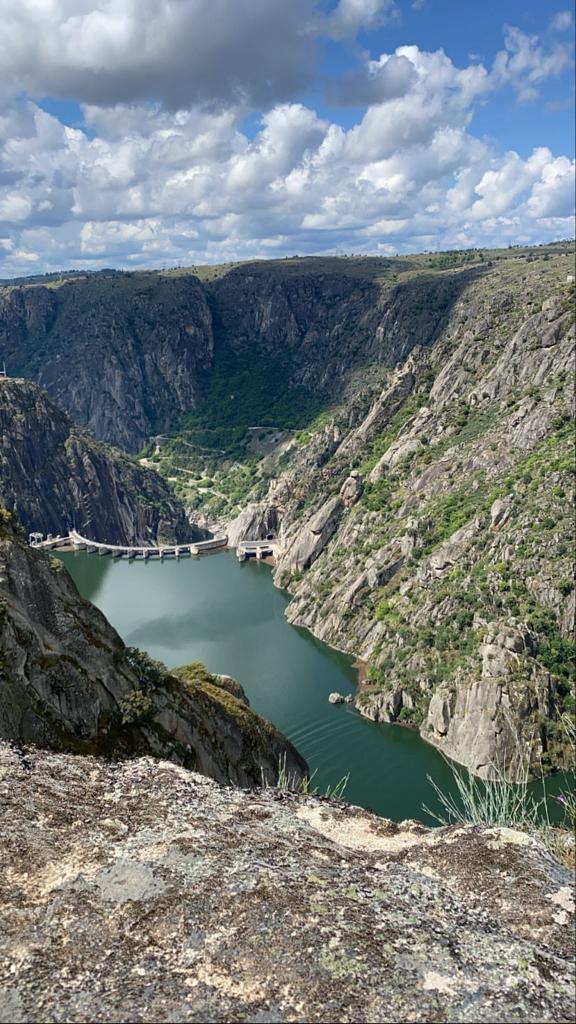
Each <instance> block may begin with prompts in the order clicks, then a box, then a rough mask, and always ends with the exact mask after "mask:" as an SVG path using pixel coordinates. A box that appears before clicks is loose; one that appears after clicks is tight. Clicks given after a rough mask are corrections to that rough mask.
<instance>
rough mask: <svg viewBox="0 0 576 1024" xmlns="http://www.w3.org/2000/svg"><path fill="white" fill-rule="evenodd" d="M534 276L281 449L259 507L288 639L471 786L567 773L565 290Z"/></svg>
mask: <svg viewBox="0 0 576 1024" xmlns="http://www.w3.org/2000/svg"><path fill="white" fill-rule="evenodd" d="M548 263H549V261H546V262H544V261H543V262H541V263H539V264H537V263H534V264H533V265H532V266H531V267H530V269H528V268H527V267H525V266H524V265H521V264H520V262H519V261H518V263H517V264H516V263H515V262H511V263H510V264H509V265H508V266H507V267H504V266H499V267H493V268H486V269H485V270H484V271H482V274H481V275H479V276H478V278H477V279H476V280H475V281H473V282H469V283H468V284H467V285H466V287H465V288H464V290H463V294H462V295H461V297H460V298H459V299H458V300H457V301H455V302H454V303H453V304H452V305H451V307H450V309H449V311H448V312H447V316H446V320H445V321H444V323H443V324H442V325H441V329H440V330H439V332H438V334H437V336H436V339H435V344H434V345H433V346H430V345H429V344H428V345H426V346H424V347H419V346H418V345H415V346H413V347H412V348H411V350H410V354H409V355H408V357H407V359H406V361H405V362H404V363H401V364H400V365H399V366H398V367H397V368H396V369H394V370H390V371H389V372H387V373H382V374H381V375H380V376H378V375H377V374H375V372H374V370H373V369H372V368H371V369H370V370H368V371H367V372H366V374H365V375H364V376H362V377H361V385H357V386H356V387H354V388H352V389H351V391H350V394H349V395H347V397H346V400H345V401H344V402H343V403H342V405H341V406H340V407H339V408H336V409H334V412H333V416H332V418H331V419H330V420H329V421H328V422H327V421H326V420H324V421H323V423H322V426H321V427H320V428H319V429H318V430H317V431H316V432H312V433H311V434H310V435H309V436H308V438H307V439H306V443H305V444H304V445H300V446H299V445H298V444H293V445H292V446H291V447H286V448H285V450H284V452H283V455H282V460H281V462H279V465H280V466H281V467H282V472H281V473H280V474H279V475H278V477H277V479H275V480H273V481H272V483H271V484H270V489H269V493H268V495H267V496H266V497H265V498H264V500H263V506H265V505H266V504H267V502H269V501H271V500H272V496H274V499H275V500H277V499H279V498H280V500H279V501H278V510H279V519H280V530H279V543H278V546H277V565H276V569H275V573H274V580H275V582H276V583H277V584H278V585H280V586H283V587H286V588H288V589H289V590H290V592H291V595H292V600H291V602H290V604H289V605H288V607H287V609H286V615H287V617H288V619H289V621H290V622H291V623H293V624H295V625H297V626H304V627H307V628H308V629H310V630H311V631H312V632H313V633H314V635H315V636H317V637H319V638H320V639H321V640H323V641H325V642H326V643H328V644H332V645H334V646H335V647H338V648H339V649H341V650H346V651H347V652H349V653H350V654H352V655H354V656H356V657H359V658H361V659H362V660H364V661H366V662H369V664H370V667H371V671H370V673H369V679H368V681H367V683H366V685H364V686H363V687H362V688H361V692H360V693H359V695H358V699H357V701H356V706H357V707H358V709H359V710H360V711H361V713H362V714H364V715H366V716H367V717H369V718H373V719H375V720H383V721H392V722H395V721H398V720H400V721H402V722H403V723H405V724H410V725H412V726H414V727H416V728H418V729H419V730H420V732H421V735H422V736H423V738H424V739H426V740H429V741H430V742H432V743H434V744H435V745H437V746H439V747H440V748H441V749H442V751H443V752H444V753H445V754H446V755H447V756H448V757H451V758H453V759H454V760H456V761H458V762H460V763H462V764H465V765H466V766H467V767H468V768H470V769H472V770H473V771H475V772H478V774H480V775H484V776H491V775H495V774H496V775H497V774H504V775H508V776H509V777H511V778H517V777H518V776H521V775H522V774H523V771H525V769H526V767H527V765H528V764H529V766H530V768H531V770H532V771H533V772H534V773H536V774H538V773H540V772H541V770H542V766H543V767H544V770H547V769H549V768H554V767H557V766H562V765H566V764H567V763H568V764H569V763H570V758H571V753H570V744H569V743H568V742H567V740H566V733H565V731H564V727H563V724H562V721H563V718H562V716H563V715H566V714H567V713H569V712H570V709H571V707H573V703H572V701H573V699H574V682H573V675H571V666H572V665H573V657H571V642H572V639H573V630H574V609H575V601H576V595H575V591H574V586H573V571H572V565H571V544H570V540H569V538H571V537H572V534H573V478H572V475H571V469H572V466H573V418H574V389H573V373H572V369H573V364H574V327H573V324H572V315H571V309H572V306H573V289H572V288H571V287H567V285H566V282H565V276H564V272H563V267H564V266H567V265H568V264H567V263H566V264H562V265H561V266H558V267H556V268H555V267H553V266H549V265H548ZM354 474H357V475H356V476H355V475H354ZM358 480H361V481H362V488H361V489H360V488H359V487H358V483H357V482H358ZM339 501H340V502H341V503H342V505H343V506H344V507H343V508H342V510H341V511H340V512H338V514H337V516H336V515H334V516H332V518H330V517H328V516H327V515H326V512H327V511H330V512H332V510H334V509H337V508H338V502H339ZM317 518H319V521H320V522H321V523H323V522H326V523H329V524H330V527H329V529H327V531H326V534H325V535H322V533H314V532H313V530H312V527H313V526H314V524H315V523H316V520H317ZM572 650H573V649H572Z"/></svg>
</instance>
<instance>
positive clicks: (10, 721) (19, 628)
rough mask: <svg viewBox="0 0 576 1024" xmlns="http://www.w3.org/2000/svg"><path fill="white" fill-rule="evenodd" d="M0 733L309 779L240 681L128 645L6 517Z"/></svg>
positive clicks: (245, 781)
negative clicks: (170, 667)
mask: <svg viewBox="0 0 576 1024" xmlns="http://www.w3.org/2000/svg"><path fill="white" fill-rule="evenodd" d="M0 737H1V738H2V739H5V740H15V741H18V742H20V743H35V744H36V745H38V746H41V747H51V748H54V749H56V750H70V751H73V752H76V753H95V754H103V755H106V756H114V757H125V756H133V755H134V754H146V753H149V754H153V755H156V756H160V757H165V758H166V757H167V758H169V759H171V760H173V761H175V762H176V763H178V764H184V765H187V766H189V767H193V768H195V769H196V770H198V771H200V772H203V773H205V774H207V775H210V776H212V777H213V778H215V779H218V780H219V781H221V782H232V783H235V784H237V785H241V786H250V785H259V784H261V783H262V779H263V778H264V779H267V780H268V781H270V782H273V781H275V780H276V779H277V777H278V773H279V766H280V765H281V764H282V767H283V769H284V771H285V773H287V774H288V775H289V776H293V777H294V778H295V779H296V780H298V779H301V778H302V776H303V774H304V773H305V771H306V764H305V762H304V761H303V760H302V758H300V756H299V755H298V754H297V752H296V751H295V750H294V748H293V747H292V746H291V744H290V743H289V742H288V741H287V740H286V739H285V738H284V736H282V734H281V733H279V732H278V730H277V729H275V728H274V726H272V725H270V723H268V722H266V721H264V719H262V718H260V716H259V715H256V714H255V713H254V712H253V711H251V710H250V708H249V707H248V702H247V700H246V697H245V695H244V693H243V691H242V688H241V687H240V686H239V684H237V683H235V681H234V680H230V679H228V678H227V677H219V676H213V675H211V674H210V673H208V672H207V671H206V670H205V669H204V668H203V667H202V666H200V665H191V666H188V667H186V668H183V669H180V670H178V672H176V673H168V672H167V671H166V670H165V669H164V668H163V666H161V665H158V664H157V663H154V662H152V661H151V660H150V659H149V658H148V656H147V655H144V654H142V653H141V652H138V651H134V650H127V649H126V648H125V647H124V645H123V643H122V641H121V640H120V637H119V636H118V634H117V633H116V632H115V630H114V629H113V628H112V627H111V626H110V624H109V623H108V622H107V620H106V619H105V618H104V616H103V615H102V614H101V613H100V612H99V611H98V610H97V609H96V608H95V607H94V606H93V605H91V604H90V603H89V602H88V601H85V600H83V599H82V598H81V597H80V595H79V594H78V592H77V591H76V588H75V586H74V584H73V583H72V581H71V579H70V577H69V576H68V573H67V572H66V570H65V569H64V566H63V564H62V562H59V561H58V560H57V559H55V558H52V557H50V556H48V555H46V554H44V553H42V552H40V551H34V550H32V549H31V548H29V547H28V546H27V545H26V544H25V543H24V541H23V540H21V539H20V538H19V536H18V534H17V533H16V532H15V530H14V527H13V525H12V522H11V518H10V515H9V513H7V512H2V519H0Z"/></svg>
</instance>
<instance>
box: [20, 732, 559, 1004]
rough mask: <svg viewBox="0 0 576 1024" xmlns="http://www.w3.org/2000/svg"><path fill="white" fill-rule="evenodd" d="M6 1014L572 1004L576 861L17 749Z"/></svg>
mask: <svg viewBox="0 0 576 1024" xmlns="http://www.w3.org/2000/svg"><path fill="white" fill-rule="evenodd" d="M0 806H1V807H2V819H1V832H2V843H1V851H2V852H1V854H0V857H1V860H0V885H1V887H2V896H1V901H0V922H1V923H0V1020H1V1021H38V1022H41V1021H48V1020H49V1021H54V1022H56V1021H78V1022H80V1021H82V1022H84V1021H91V1022H96V1021H118V1022H120V1021H127V1020H129V1021H146V1022H177V1021H178V1022H179V1021H198V1022H200V1021H203V1022H204V1021H210V1022H219V1021H222V1022H224V1021H227V1022H228V1021H230V1022H233V1021H250V1022H252V1021H253V1022H258V1024H260V1022H261V1024H264V1022H288V1021H326V1022H335V1021H350V1022H352V1021H354V1022H361V1021H367V1022H368V1021H371V1022H374V1021H381V1022H388V1021H389V1022H392V1021H394V1022H400V1021H427V1022H429V1021H458V1022H466V1021H469V1022H484V1021H522V1022H528V1021H530V1022H531V1021H534V1022H536V1021H539V1022H540V1021H569V1020H572V1019H573V1006H574V1003H573V968H572V964H573V949H572V935H573V931H572V922H571V912H570V911H571V906H572V889H571V877H570V875H569V873H568V872H567V871H566V870H565V869H564V868H562V867H560V866H559V865H558V864H557V863H556V862H555V861H554V860H553V859H552V858H551V857H550V856H549V854H548V853H547V852H546V850H545V849H544V848H543V847H542V846H541V845H540V844H539V843H538V842H537V841H536V840H534V839H531V838H529V837H527V836H525V835H523V834H521V833H517V832H512V831H509V830H506V829H504V830H502V829H500V830H497V829H477V828H466V829H461V828H448V829H441V830H427V829H425V828H424V827H423V826H421V825H417V824H415V823H410V822H407V823H404V824H403V825H395V824H393V823H392V822H389V821H385V820H383V819H379V818H376V817H374V816H372V815H370V814H368V813H366V812H364V811H361V810H360V809H358V808H353V807H352V808H350V807H346V806H344V805H342V804H336V803H332V802H329V801H327V800H320V799H316V798H312V797H304V796H295V795H292V794H288V793H283V792H279V791H277V790H252V791H246V790H239V789H226V788H223V787H221V786H219V785H218V784H217V783H215V782H213V781H211V780H209V779H207V778H205V777H204V776H201V775H197V774H195V773H192V772H189V771H187V770H186V769H184V768H182V767H179V766H176V765H174V764H172V763H169V762H162V761H161V762H158V761H154V760H152V759H150V758H143V759H140V760H136V761H130V762H123V763H117V764H111V763H110V762H105V761H101V760H98V759H95V758H91V757H74V756H72V755H64V754H53V753H46V752H40V751H37V750H34V749H30V750H22V749H16V748H14V747H10V746H8V745H0Z"/></svg>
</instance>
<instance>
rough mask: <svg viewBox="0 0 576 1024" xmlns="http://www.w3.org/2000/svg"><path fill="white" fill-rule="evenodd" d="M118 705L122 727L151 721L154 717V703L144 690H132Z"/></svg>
mask: <svg viewBox="0 0 576 1024" xmlns="http://www.w3.org/2000/svg"><path fill="white" fill-rule="evenodd" d="M118 705H119V707H120V715H121V719H122V725H136V724H140V723H142V722H145V721H146V720H148V719H150V718H152V717H153V715H154V711H155V710H156V709H155V706H154V701H153V700H152V698H151V697H149V696H148V694H147V693H144V691H143V690H132V693H129V694H127V695H126V697H123V698H122V699H121V700H120V701H119V702H118Z"/></svg>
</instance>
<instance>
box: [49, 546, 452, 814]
mask: <svg viewBox="0 0 576 1024" xmlns="http://www.w3.org/2000/svg"><path fill="white" fill-rule="evenodd" d="M59 557H61V558H62V560H63V561H64V563H65V564H66V567H67V569H68V570H69V572H70V574H71V575H72V577H73V579H74V581H75V583H76V585H77V587H78V589H79V590H80V592H81V594H83V595H84V596H85V597H87V598H89V599H90V600H91V601H93V602H94V604H96V605H97V606H98V607H99V608H100V609H101V610H102V611H103V612H104V614H105V615H106V617H107V618H108V619H109V620H110V622H111V623H112V624H113V626H114V627H115V628H116V629H117V630H118V632H119V633H120V635H121V636H122V638H123V640H124V641H125V643H127V644H129V645H131V646H134V647H141V648H143V649H144V650H146V651H148V652H149V654H151V655H152V656H153V657H154V658H158V659H159V660H160V661H163V662H164V663H165V664H166V665H167V666H168V668H176V667H177V666H178V665H184V664H186V663H188V662H190V661H202V662H203V663H204V664H205V665H206V667H207V668H208V669H209V670H210V671H211V672H222V673H226V674H228V675H231V676H234V677H235V678H237V679H239V680H240V682H241V683H242V686H243V687H244V689H245V690H246V693H247V695H248V697H249V699H250V703H251V705H252V707H253V708H254V709H255V710H256V711H258V712H259V713H260V714H261V715H264V716H265V717H266V718H268V719H270V721H272V722H274V724H275V725H277V726H278V728H280V729H281V730H282V731H283V732H284V733H285V734H286V735H287V736H288V737H289V738H290V739H291V740H292V742H293V743H294V744H295V746H296V747H297V748H298V750H300V752H301V753H302V754H303V755H304V757H305V758H306V760H307V761H308V764H309V765H310V768H311V770H312V771H315V773H316V774H315V776H314V784H315V785H316V786H317V787H318V788H319V790H320V791H321V792H323V791H324V790H325V789H326V787H327V786H334V785H335V784H336V783H337V782H338V781H339V780H340V779H341V778H342V777H343V776H344V775H346V774H349V781H348V784H347V787H346V790H345V793H344V796H345V798H346V800H348V801H349V802H350V803H355V804H359V805H361V806H363V807H368V808H372V809H373V810H374V811H376V812H377V813H378V814H382V815H385V816H386V817H389V818H392V819H393V820H396V821H400V820H402V819H404V818H419V819H420V820H425V821H430V823H433V822H432V819H429V818H428V816H427V815H426V814H425V813H424V812H423V809H422V804H423V803H425V804H427V805H428V806H429V807H431V808H433V809H435V808H436V801H435V796H434V792H433V791H432V788H431V786H430V784H429V782H428V781H427V775H428V774H429V775H432V776H433V778H434V779H435V780H436V781H437V782H438V783H439V785H440V786H441V787H442V788H443V789H449V788H451V787H452V785H453V780H452V773H451V771H450V768H449V767H448V765H447V764H446V762H445V761H444V759H443V758H442V757H441V756H440V754H438V752H437V751H436V750H434V748H433V747H430V746H429V745H428V744H426V743H424V742H423V741H422V740H421V739H420V737H419V735H418V733H417V732H415V731H413V730H411V729H406V728H401V727H399V726H390V725H383V724H376V723H374V722H370V721H368V720H367V719H365V718H362V717H361V716H360V715H358V713H357V712H356V711H355V710H354V709H353V708H350V707H349V706H347V705H343V704H338V705H332V704H329V703H328V694H329V693H330V692H331V691H332V690H337V691H339V692H340V693H342V694H347V693H354V691H355V689H356V673H355V671H354V669H353V667H352V659H351V658H349V657H347V656H345V655H342V654H339V653H338V652H337V651H334V650H332V649H331V648H330V647H327V646H326V645H325V644H323V643H321V642H320V641H318V640H316V639H315V638H314V637H312V636H311V635H310V634H309V633H308V632H307V631H305V630H303V629H298V628H296V627H294V626H291V625H290V624H289V623H288V622H287V621H286V619H285V617H284V609H285V607H286V604H287V603H288V600H289V596H288V595H287V594H286V593H284V592H283V591H281V590H278V589H277V588H276V587H274V585H273V583H272V576H271V571H270V568H269V566H267V565H265V564H263V563H261V562H260V563H259V562H256V561H252V560H251V561H247V562H244V563H238V562H237V560H236V558H235V556H234V554H233V553H232V552H222V553H219V554H217V555H211V556H206V557H202V558H200V559H183V560H182V561H179V562H177V561H175V560H174V561H166V562H162V563H161V562H156V561H154V562H128V561H120V560H115V561H113V560H112V559H110V558H109V557H97V556H95V555H88V554H86V553H83V552H76V553H72V552H68V553H60V556H59Z"/></svg>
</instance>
